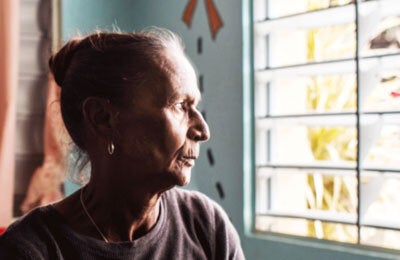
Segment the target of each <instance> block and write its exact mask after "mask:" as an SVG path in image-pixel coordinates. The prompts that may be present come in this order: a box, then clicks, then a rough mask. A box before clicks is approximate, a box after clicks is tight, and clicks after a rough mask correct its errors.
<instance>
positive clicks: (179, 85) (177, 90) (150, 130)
mask: <svg viewBox="0 0 400 260" xmlns="http://www.w3.org/2000/svg"><path fill="white" fill-rule="evenodd" d="M165 58H166V60H165V61H166V62H165V65H164V68H163V69H162V71H164V73H165V75H166V78H167V80H166V81H165V82H158V83H154V84H149V85H146V86H142V87H141V88H140V91H136V92H135V97H134V100H133V104H132V105H130V106H129V107H128V109H126V110H124V111H122V112H121V114H120V116H119V127H118V128H119V132H120V140H118V142H116V148H115V149H116V151H117V150H119V151H118V154H119V156H122V158H123V162H124V163H123V164H124V168H126V167H128V168H126V169H130V170H129V172H131V173H129V174H130V175H131V174H132V176H131V177H133V178H135V180H137V179H138V178H144V179H145V180H147V181H151V182H152V183H154V184H156V183H157V182H160V183H159V184H161V185H165V184H167V185H185V184H187V183H188V182H189V181H190V176H191V169H192V167H193V166H194V164H195V160H196V159H197V157H198V156H199V148H200V147H199V146H200V142H203V141H207V140H208V139H209V129H208V125H207V123H206V122H205V121H204V119H203V117H202V115H201V113H200V112H199V111H198V110H197V107H196V106H197V105H198V103H199V101H200V98H201V96H200V92H199V90H198V87H197V79H196V74H195V72H194V69H193V67H192V66H191V64H190V63H189V61H188V60H187V59H186V57H184V56H183V55H182V54H179V53H173V52H167V53H166V54H165Z"/></svg>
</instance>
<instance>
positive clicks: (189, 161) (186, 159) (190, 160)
mask: <svg viewBox="0 0 400 260" xmlns="http://www.w3.org/2000/svg"><path fill="white" fill-rule="evenodd" d="M196 159H197V158H196V157H194V156H182V159H181V160H182V162H183V163H184V165H185V166H187V167H193V166H194V164H195V163H194V162H195V160H196Z"/></svg>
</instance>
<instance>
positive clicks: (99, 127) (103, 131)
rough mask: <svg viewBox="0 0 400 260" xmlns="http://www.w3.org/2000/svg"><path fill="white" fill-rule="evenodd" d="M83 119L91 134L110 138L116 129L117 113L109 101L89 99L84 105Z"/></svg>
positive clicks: (98, 98) (96, 98)
mask: <svg viewBox="0 0 400 260" xmlns="http://www.w3.org/2000/svg"><path fill="white" fill-rule="evenodd" d="M82 112H83V118H84V122H85V124H86V126H87V127H88V128H89V131H90V133H91V134H94V135H98V136H101V137H103V138H109V137H110V136H113V131H114V128H115V114H116V113H115V112H114V109H113V106H112V104H111V103H110V101H109V100H107V99H104V98H100V97H88V98H86V99H85V101H84V102H83V104H82Z"/></svg>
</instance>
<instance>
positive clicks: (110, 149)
mask: <svg viewBox="0 0 400 260" xmlns="http://www.w3.org/2000/svg"><path fill="white" fill-rule="evenodd" d="M107 150H108V154H109V155H113V153H114V150H115V146H114V143H113V141H110V142H109V143H108V145H107Z"/></svg>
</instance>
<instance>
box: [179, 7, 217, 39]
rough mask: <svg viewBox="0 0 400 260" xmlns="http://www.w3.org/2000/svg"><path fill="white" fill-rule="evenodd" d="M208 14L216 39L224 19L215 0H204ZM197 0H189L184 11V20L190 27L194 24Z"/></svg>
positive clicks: (212, 32)
mask: <svg viewBox="0 0 400 260" xmlns="http://www.w3.org/2000/svg"><path fill="white" fill-rule="evenodd" d="M204 3H205V5H206V11H207V16H208V25H209V26H210V31H211V36H212V38H213V39H214V40H215V37H216V36H217V33H218V31H219V29H220V28H221V27H222V25H223V23H222V19H221V16H220V15H219V13H218V10H217V7H216V6H215V4H214V2H213V0H204ZM196 5H197V0H189V2H188V3H187V5H186V7H185V11H184V12H183V16H182V20H183V22H184V23H185V24H186V25H187V26H188V27H190V26H191V24H192V19H193V14H194V10H195V9H196Z"/></svg>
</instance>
